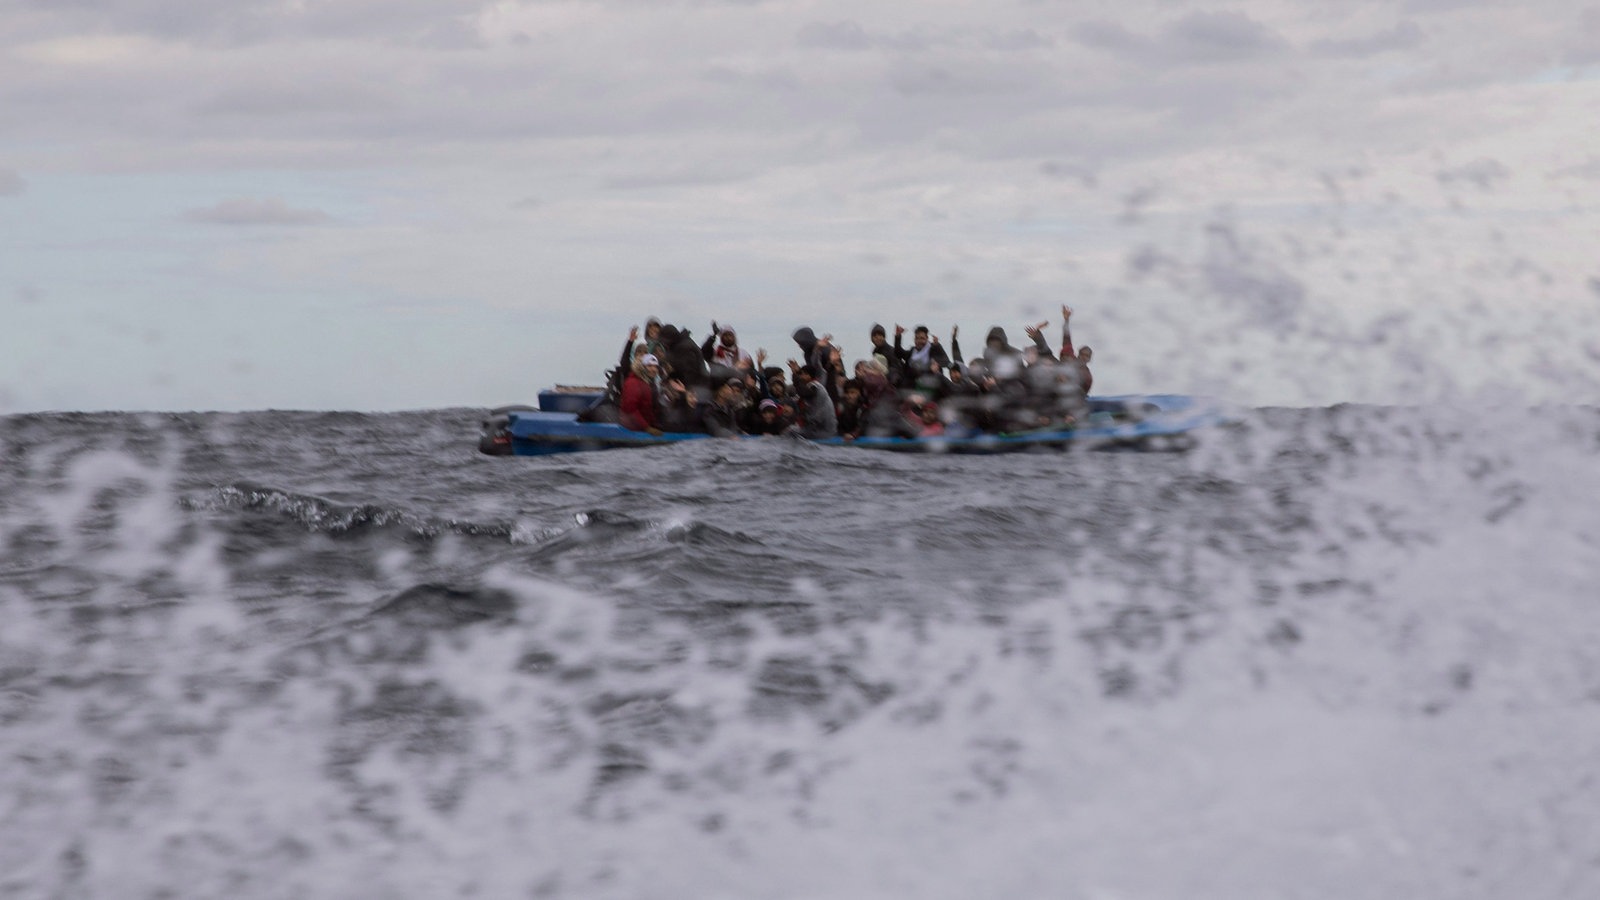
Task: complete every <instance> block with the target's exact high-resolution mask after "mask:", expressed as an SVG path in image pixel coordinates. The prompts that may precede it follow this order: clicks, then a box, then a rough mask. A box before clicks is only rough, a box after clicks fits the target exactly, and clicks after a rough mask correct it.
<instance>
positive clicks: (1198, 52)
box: [1072, 11, 1290, 65]
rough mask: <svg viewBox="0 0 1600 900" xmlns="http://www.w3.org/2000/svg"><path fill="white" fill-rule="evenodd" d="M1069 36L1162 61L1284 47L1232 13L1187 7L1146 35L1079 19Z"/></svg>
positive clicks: (1246, 56) (1272, 52)
mask: <svg viewBox="0 0 1600 900" xmlns="http://www.w3.org/2000/svg"><path fill="white" fill-rule="evenodd" d="M1072 36H1073V38H1074V39H1075V40H1076V41H1077V42H1078V43H1080V44H1082V45H1084V46H1087V47H1093V48H1096V49H1099V50H1105V51H1107V52H1111V53H1114V54H1118V55H1122V56H1129V57H1133V58H1136V59H1138V60H1140V61H1143V62H1146V63H1154V64H1162V65H1173V64H1179V65H1182V64H1205V63H1221V62H1236V61H1247V60H1253V59H1261V58H1265V57H1271V56H1277V55H1279V54H1282V53H1285V52H1287V51H1288V50H1289V49H1290V45H1289V42H1288V41H1287V40H1286V39H1285V38H1284V37H1283V36H1282V35H1280V34H1278V32H1276V31H1274V30H1273V29H1271V28H1269V27H1267V26H1266V25H1264V24H1262V23H1261V22H1259V21H1257V20H1255V19H1253V18H1251V17H1250V16H1247V15H1245V14H1243V13H1238V12H1208V11H1200V12H1191V13H1188V14H1186V15H1183V16H1180V17H1178V18H1177V19H1174V20H1172V21H1171V22H1168V23H1167V24H1166V25H1164V26H1163V27H1161V28H1160V29H1158V30H1157V31H1156V32H1155V33H1154V34H1150V35H1144V34H1139V33H1137V32H1134V31H1130V30H1129V29H1128V28H1126V27H1124V26H1123V25H1121V24H1119V23H1116V22H1106V21H1090V22H1083V23H1079V24H1078V25H1077V26H1075V27H1074V28H1073V29H1072Z"/></svg>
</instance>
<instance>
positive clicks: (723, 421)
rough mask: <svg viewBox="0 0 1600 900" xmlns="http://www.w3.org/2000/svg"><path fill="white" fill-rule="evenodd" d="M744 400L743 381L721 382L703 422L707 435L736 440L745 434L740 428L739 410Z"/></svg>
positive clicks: (736, 379)
mask: <svg viewBox="0 0 1600 900" xmlns="http://www.w3.org/2000/svg"><path fill="white" fill-rule="evenodd" d="M743 398H744V382H743V381H742V380H741V379H739V378H727V379H724V380H722V381H721V382H719V383H718V385H717V389H716V392H715V393H714V394H712V397H711V405H710V407H709V408H708V409H707V410H706V412H705V418H704V419H703V420H702V422H703V423H704V425H705V429H706V434H709V435H711V436H712V437H720V438H736V437H739V436H740V435H742V434H744V429H743V428H740V427H739V408H740V403H741V401H742V400H743Z"/></svg>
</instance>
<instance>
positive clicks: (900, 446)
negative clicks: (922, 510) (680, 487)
mask: <svg viewBox="0 0 1600 900" xmlns="http://www.w3.org/2000/svg"><path fill="white" fill-rule="evenodd" d="M1089 402H1090V410H1091V414H1090V417H1089V421H1087V422H1085V423H1084V424H1083V425H1080V426H1079V427H1077V428H1074V429H1070V430H1053V431H1029V432H1020V433H1014V434H987V433H981V432H978V433H973V434H971V435H953V434H947V435H944V436H942V437H931V438H900V437H861V438H857V439H855V440H853V441H846V440H844V439H843V438H826V439H823V440H817V441H812V443H815V444H817V445H819V446H824V447H859V448H862V449H867V450H890V451H899V452H910V453H929V452H932V453H1015V452H1020V451H1027V450H1043V449H1051V448H1057V449H1059V448H1065V447H1068V446H1071V445H1072V444H1074V443H1085V442H1088V443H1093V444H1095V445H1098V446H1110V447H1119V446H1139V447H1142V446H1150V445H1156V444H1163V443H1167V444H1171V445H1173V447H1174V448H1177V447H1179V446H1181V445H1182V444H1183V443H1184V442H1183V441H1181V440H1172V441H1167V442H1163V441H1162V439H1163V438H1171V439H1181V438H1182V437H1183V436H1186V435H1188V434H1189V433H1190V432H1192V431H1194V430H1196V429H1199V428H1204V427H1206V426H1209V425H1215V424H1219V423H1221V422H1223V421H1225V420H1226V417H1225V416H1224V415H1223V414H1222V413H1221V412H1220V411H1219V410H1217V409H1216V408H1215V407H1214V406H1212V405H1210V404H1204V403H1201V402H1198V401H1196V399H1195V398H1193V397H1188V396H1184V395H1181V394H1127V395H1120V396H1114V397H1092V398H1090V401H1089ZM1130 410H1131V411H1133V414H1132V415H1129V411H1130ZM1118 413H1120V414H1121V415H1120V417H1119V416H1118ZM507 415H508V416H509V419H510V422H509V424H508V425H507V429H506V430H507V431H509V432H510V434H511V452H512V453H513V454H514V455H517V456H548V455H552V454H557V453H579V452H587V451H593V450H615V449H622V448H627V447H659V446H664V445H668V444H681V443H684V442H687V441H702V440H709V439H711V436H710V435H707V434H682V433H672V432H667V433H663V434H661V435H659V436H656V435H652V434H649V433H647V432H643V431H631V430H629V429H627V428H623V427H622V426H621V425H611V424H603V423H596V422H579V421H578V419H577V416H576V414H574V413H571V412H546V411H543V410H515V411H511V412H509V413H508V414H507ZM742 439H743V440H760V437H758V436H754V435H750V436H745V437H744V438H742Z"/></svg>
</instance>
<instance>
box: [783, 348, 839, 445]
mask: <svg viewBox="0 0 1600 900" xmlns="http://www.w3.org/2000/svg"><path fill="white" fill-rule="evenodd" d="M817 375H818V372H817V369H816V367H815V366H801V367H800V368H798V369H796V370H795V372H794V393H795V396H796V397H797V398H799V400H800V421H799V422H797V423H795V429H796V430H797V431H799V432H800V436H801V437H803V438H808V439H810V440H814V441H815V440H821V439H823V438H831V437H838V436H839V419H838V416H837V415H836V414H835V412H834V409H833V398H832V397H830V396H828V391H827V389H826V388H824V387H823V386H822V382H821V381H820V380H819V379H818V378H817Z"/></svg>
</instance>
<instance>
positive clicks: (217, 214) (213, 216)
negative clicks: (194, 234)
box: [183, 197, 333, 225]
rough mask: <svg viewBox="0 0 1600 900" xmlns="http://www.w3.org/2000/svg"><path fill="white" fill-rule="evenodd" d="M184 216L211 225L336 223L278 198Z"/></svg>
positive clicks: (228, 204)
mask: <svg viewBox="0 0 1600 900" xmlns="http://www.w3.org/2000/svg"><path fill="white" fill-rule="evenodd" d="M183 217H184V219H185V220H186V221H189V222H200V223H204V224H207V225H324V224H327V223H329V222H331V221H333V217H331V216H329V215H328V214H327V213H325V212H323V211H322V210H320V209H300V208H295V207H292V206H290V205H288V204H287V203H285V202H283V201H282V200H280V199H277V198H275V197H273V198H266V199H253V198H238V199H233V200H223V201H221V202H220V203H217V204H216V205H215V206H207V207H203V208H200V209H191V210H189V211H187V212H185V213H184V215H183Z"/></svg>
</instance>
